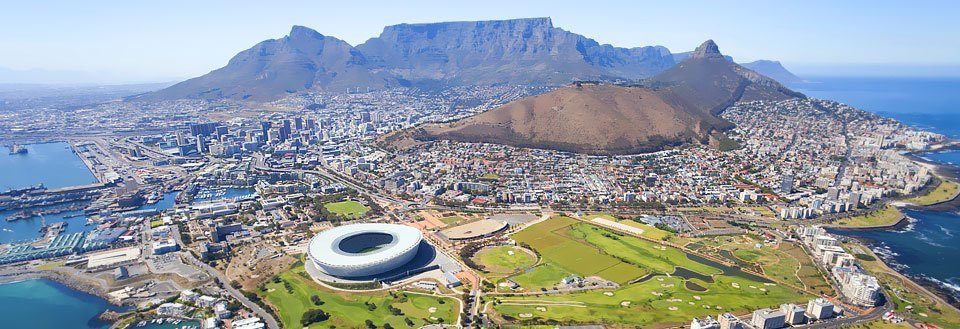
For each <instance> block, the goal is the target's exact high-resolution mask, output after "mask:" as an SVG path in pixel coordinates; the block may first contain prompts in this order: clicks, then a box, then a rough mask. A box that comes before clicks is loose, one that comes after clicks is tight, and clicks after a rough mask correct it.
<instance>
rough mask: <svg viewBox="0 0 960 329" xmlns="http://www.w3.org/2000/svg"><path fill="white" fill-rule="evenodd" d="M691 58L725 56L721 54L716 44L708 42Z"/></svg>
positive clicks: (695, 51)
mask: <svg viewBox="0 0 960 329" xmlns="http://www.w3.org/2000/svg"><path fill="white" fill-rule="evenodd" d="M690 58H723V54H721V53H720V47H718V46H717V43H716V42H713V40H707V41H704V42H703V43H702V44H700V46H699V47H697V49H694V50H693V53H690Z"/></svg>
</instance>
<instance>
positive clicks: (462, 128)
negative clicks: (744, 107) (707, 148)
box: [415, 85, 729, 154]
mask: <svg viewBox="0 0 960 329" xmlns="http://www.w3.org/2000/svg"><path fill="white" fill-rule="evenodd" d="M727 127H729V123H728V122H726V121H724V120H721V119H718V118H716V117H714V116H711V115H709V114H707V113H705V112H702V111H699V110H697V109H696V107H694V106H691V105H690V104H688V103H686V102H684V101H683V99H682V98H680V97H677V96H676V95H675V94H673V93H672V92H671V91H669V90H659V91H656V90H651V89H646V88H641V87H622V86H614V85H583V86H582V87H580V86H568V87H563V88H560V89H557V90H555V91H552V92H549V93H545V94H541V95H537V96H532V97H527V98H524V99H521V100H518V101H514V102H511V103H509V104H506V105H504V106H501V107H498V108H496V109H493V110H490V111H487V112H484V113H481V114H478V115H475V116H472V117H469V118H466V119H463V120H460V121H456V122H453V123H445V124H435V125H427V126H424V127H422V129H420V130H419V131H418V132H417V133H416V135H417V136H415V137H416V138H418V139H430V138H439V139H451V140H457V141H463V142H486V143H497V144H506V145H513V146H519V147H532V148H544V149H554V150H561V151H569V152H576V153H587V154H632V153H640V152H649V151H656V150H661V149H663V148H664V147H668V146H672V145H679V144H681V143H685V142H706V141H707V140H708V139H709V137H710V135H711V134H712V133H713V132H715V131H718V130H720V129H724V128H727Z"/></svg>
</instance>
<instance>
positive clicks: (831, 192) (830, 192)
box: [827, 187, 840, 201]
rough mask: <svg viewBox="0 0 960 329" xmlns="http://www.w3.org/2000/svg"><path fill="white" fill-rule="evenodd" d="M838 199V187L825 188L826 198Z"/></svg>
mask: <svg viewBox="0 0 960 329" xmlns="http://www.w3.org/2000/svg"><path fill="white" fill-rule="evenodd" d="M838 199H840V189H839V188H836V187H829V188H827V200H830V201H837V200H838Z"/></svg>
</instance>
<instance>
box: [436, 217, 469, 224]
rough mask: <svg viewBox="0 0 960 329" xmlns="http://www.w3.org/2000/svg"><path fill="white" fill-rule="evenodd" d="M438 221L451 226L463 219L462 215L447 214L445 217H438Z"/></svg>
mask: <svg viewBox="0 0 960 329" xmlns="http://www.w3.org/2000/svg"><path fill="white" fill-rule="evenodd" d="M440 221H441V222H443V223H444V224H447V226H452V225H455V224H457V223H460V222H463V221H465V219H463V217H460V216H447V217H443V218H440Z"/></svg>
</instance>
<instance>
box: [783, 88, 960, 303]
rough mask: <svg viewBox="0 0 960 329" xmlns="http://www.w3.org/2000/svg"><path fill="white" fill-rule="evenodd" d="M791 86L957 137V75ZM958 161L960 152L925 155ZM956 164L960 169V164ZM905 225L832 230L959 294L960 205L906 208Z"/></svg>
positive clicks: (905, 270)
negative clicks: (860, 240)
mask: <svg viewBox="0 0 960 329" xmlns="http://www.w3.org/2000/svg"><path fill="white" fill-rule="evenodd" d="M808 80H811V81H813V82H811V83H805V84H801V85H797V86H793V87H794V88H796V89H798V90H799V91H801V92H803V93H805V94H807V95H809V96H813V97H817V98H822V99H831V100H835V101H839V102H843V103H846V104H849V105H852V106H856V107H858V108H861V109H864V110H867V111H871V112H875V113H877V114H880V115H883V116H886V117H890V118H894V119H897V120H899V121H901V122H904V123H906V124H909V125H911V126H914V127H916V128H918V129H922V130H926V131H932V132H936V133H940V134H943V135H946V136H947V137H950V138H954V139H960V78H817V77H814V78H809V79H808ZM924 157H926V158H927V159H930V160H932V161H935V162H938V163H943V164H950V165H954V166H957V165H960V152H958V151H948V152H940V153H933V154H926V155H924ZM958 169H960V168H958ZM904 212H905V214H906V215H907V216H908V217H909V218H910V222H911V223H910V224H909V225H907V227H906V228H901V229H896V230H880V231H855V232H849V231H848V232H842V231H837V232H835V233H839V234H843V235H847V236H853V237H859V238H865V239H867V240H868V241H871V247H873V248H874V249H875V250H877V251H879V252H880V253H881V254H882V255H883V256H884V258H885V259H886V260H887V261H888V262H889V263H891V265H892V266H894V267H896V268H898V269H899V270H900V271H902V272H903V273H905V274H908V275H911V276H915V277H923V278H927V279H929V280H931V281H934V282H937V283H940V284H941V285H942V286H943V287H944V288H946V291H952V292H953V294H954V295H955V296H957V297H960V263H957V262H954V260H956V259H960V209H953V210H949V211H928V210H924V211H917V210H905V211H904Z"/></svg>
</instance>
